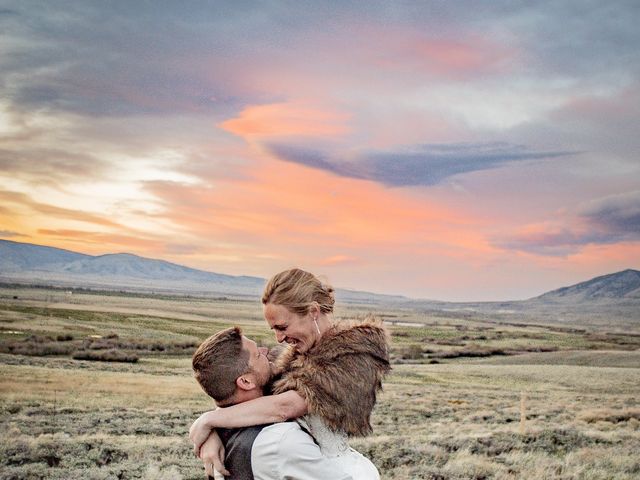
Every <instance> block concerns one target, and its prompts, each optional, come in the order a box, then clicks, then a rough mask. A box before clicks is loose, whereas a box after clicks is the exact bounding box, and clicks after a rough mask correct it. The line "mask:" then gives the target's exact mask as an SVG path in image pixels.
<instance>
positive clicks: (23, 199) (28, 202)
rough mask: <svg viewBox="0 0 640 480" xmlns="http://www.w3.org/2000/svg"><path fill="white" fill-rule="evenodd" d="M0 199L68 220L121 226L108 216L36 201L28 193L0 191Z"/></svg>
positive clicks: (106, 225)
mask: <svg viewBox="0 0 640 480" xmlns="http://www.w3.org/2000/svg"><path fill="white" fill-rule="evenodd" d="M0 200H2V201H4V202H7V203H11V204H13V205H17V206H18V207H26V208H27V209H29V210H31V211H33V212H37V213H41V214H44V215H47V216H51V217H52V218H65V219H68V220H76V221H79V222H85V223H92V224H95V225H102V226H105V227H121V225H120V224H118V223H117V222H114V221H112V220H109V219H108V218H104V217H101V216H99V215H94V214H92V213H88V212H83V211H81V210H72V209H69V208H62V207H57V206H55V205H48V204H45V203H40V202H36V201H35V200H33V199H32V198H31V197H29V196H28V195H26V194H24V193H20V192H7V191H0Z"/></svg>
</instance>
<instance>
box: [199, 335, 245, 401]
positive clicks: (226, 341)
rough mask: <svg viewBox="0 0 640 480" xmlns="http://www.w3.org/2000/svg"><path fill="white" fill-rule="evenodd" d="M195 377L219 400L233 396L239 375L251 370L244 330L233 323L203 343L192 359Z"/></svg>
mask: <svg viewBox="0 0 640 480" xmlns="http://www.w3.org/2000/svg"><path fill="white" fill-rule="evenodd" d="M191 365H192V367H193V372H194V374H195V377H196V380H197V381H198V383H199V384H200V386H201V387H202V389H203V390H204V391H205V393H206V394H207V395H209V396H210V397H212V398H213V399H214V400H215V401H216V402H217V403H220V402H224V401H225V400H228V399H230V398H231V396H232V395H233V394H234V393H235V391H236V379H237V378H238V377H239V376H240V375H243V374H245V373H247V372H248V371H249V352H248V351H246V350H243V349H242V330H240V328H239V327H231V328H227V329H225V330H222V331H220V332H218V333H216V334H215V335H212V336H210V337H209V338H207V339H206V340H205V341H204V342H202V343H201V344H200V346H199V347H198V349H197V350H196V352H195V353H194V354H193V358H192V360H191Z"/></svg>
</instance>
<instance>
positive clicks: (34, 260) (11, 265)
mask: <svg viewBox="0 0 640 480" xmlns="http://www.w3.org/2000/svg"><path fill="white" fill-rule="evenodd" d="M88 258H92V257H90V256H89V255H84V254H82V253H76V252H72V251H70V250H63V249H61V248H53V247H44V246H42V245H33V244H31V243H20V242H12V241H10V240H0V273H6V272H20V271H24V270H34V269H35V270H38V269H42V268H45V269H46V268H55V266H56V265H65V264H67V263H69V262H74V261H76V260H83V259H88Z"/></svg>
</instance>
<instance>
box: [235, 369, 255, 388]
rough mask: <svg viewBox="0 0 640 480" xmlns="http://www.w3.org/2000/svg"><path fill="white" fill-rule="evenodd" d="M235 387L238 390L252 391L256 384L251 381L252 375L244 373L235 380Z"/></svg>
mask: <svg viewBox="0 0 640 480" xmlns="http://www.w3.org/2000/svg"><path fill="white" fill-rule="evenodd" d="M236 386H237V387H238V388H239V389H240V390H253V389H254V388H256V384H255V382H254V379H253V375H251V374H250V373H245V374H243V375H240V376H239V377H238V378H236Z"/></svg>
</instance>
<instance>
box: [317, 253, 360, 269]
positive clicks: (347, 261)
mask: <svg viewBox="0 0 640 480" xmlns="http://www.w3.org/2000/svg"><path fill="white" fill-rule="evenodd" d="M318 263H319V264H320V265H323V266H335V265H354V264H356V263H358V259H357V258H355V257H351V256H349V255H333V256H332V257H327V258H324V259H322V260H320V261H319V262H318Z"/></svg>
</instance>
